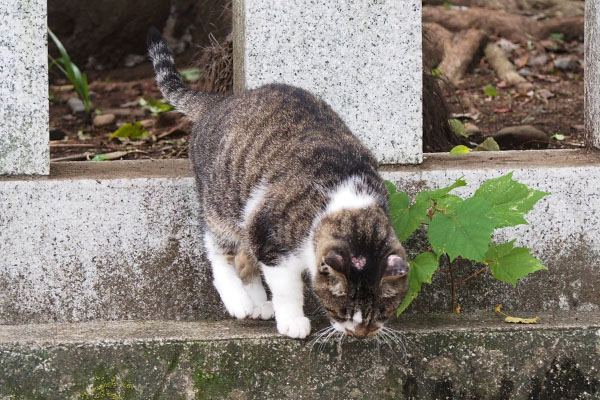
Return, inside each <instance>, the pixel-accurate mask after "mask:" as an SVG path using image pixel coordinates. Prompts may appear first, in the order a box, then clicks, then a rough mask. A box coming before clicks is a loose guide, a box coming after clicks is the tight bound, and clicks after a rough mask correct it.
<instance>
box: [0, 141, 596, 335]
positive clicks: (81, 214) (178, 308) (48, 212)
mask: <svg viewBox="0 0 600 400" xmlns="http://www.w3.org/2000/svg"><path fill="white" fill-rule="evenodd" d="M509 171H515V178H517V179H519V180H520V181H523V182H526V183H528V184H530V185H532V186H534V187H535V188H537V189H540V190H544V191H548V192H551V193H552V196H549V197H547V198H544V199H542V200H541V201H540V203H539V204H538V205H537V207H536V209H535V210H534V211H533V212H532V213H531V214H530V216H529V217H528V219H529V221H530V222H531V225H524V226H520V227H516V228H507V229H504V230H501V232H500V233H499V234H498V235H497V237H498V238H499V239H501V240H503V239H505V238H508V237H516V238H518V241H517V242H518V244H519V245H523V246H528V247H532V248H533V249H534V253H535V254H536V255H537V256H538V257H540V258H541V260H542V261H543V262H544V263H545V264H546V265H548V267H549V271H548V272H545V271H544V272H538V273H536V274H534V275H533V276H531V277H529V278H528V279H525V280H523V281H522V282H520V284H519V286H518V287H517V288H516V289H515V288H512V287H511V286H510V285H508V284H502V283H499V282H497V281H495V280H493V279H491V278H490V277H489V276H488V277H483V278H481V279H479V278H478V279H473V280H471V281H469V282H468V283H466V284H465V285H463V286H461V287H460V288H459V291H458V294H457V298H458V302H459V304H460V305H461V307H462V309H463V310H465V311H479V310H481V309H490V308H491V307H493V306H495V305H496V304H498V303H503V304H505V306H507V307H510V308H511V309H520V310H532V311H536V310H542V311H544V310H545V311H552V310H556V309H562V310H579V311H598V310H600V295H599V294H598V291H597V288H598V287H600V270H599V269H598V267H597V262H596V260H598V259H599V258H600V213H597V212H595V211H594V210H597V209H600V195H599V193H600V180H598V178H597V177H598V176H600V158H599V157H598V155H597V154H596V153H585V152H579V151H548V152H545V151H537V152H501V153H498V154H495V153H493V154H469V155H467V156H448V155H443V154H441V155H428V156H427V157H426V159H425V162H424V163H423V164H422V165H420V166H385V167H383V168H382V173H383V175H384V177H385V178H387V179H390V180H392V181H395V182H397V183H398V185H399V187H400V189H401V190H405V191H407V192H409V193H410V194H412V195H414V194H415V193H416V192H417V191H419V190H422V189H431V188H435V187H440V186H442V185H447V184H449V183H451V182H453V181H454V180H456V179H457V178H459V177H461V176H464V177H465V179H466V180H467V181H468V182H469V184H472V185H473V186H471V187H467V188H465V189H463V193H464V194H468V191H469V190H473V188H474V187H476V186H477V185H478V184H479V183H480V182H481V181H483V180H485V179H487V178H491V177H494V176H499V175H501V174H505V173H507V172H509ZM201 212H202V211H201V210H200V207H199V205H198V199H197V194H196V191H195V188H194V178H193V176H192V174H191V172H190V169H189V166H188V161H187V160H167V161H134V162H130V161H126V162H106V163H93V162H92V163H55V164H53V165H52V166H51V174H50V176H49V177H36V178H20V177H0V226H1V227H2V229H0V324H27V323H47V322H76V321H100V320H128V319H135V320H198V319H220V318H223V317H224V316H225V314H224V312H223V308H222V306H221V304H220V301H219V299H218V296H217V294H216V292H215V290H214V289H213V288H212V284H211V282H210V281H211V276H210V271H209V268H208V265H207V262H206V259H205V257H204V254H203V250H202V244H201V235H202V225H201ZM422 246H423V242H419V240H418V238H415V239H412V240H411V241H409V244H408V246H407V248H408V250H409V252H412V253H415V252H416V251H418V250H419V248H420V247H422ZM476 268H477V267H476V266H472V265H468V264H467V265H462V266H461V268H460V270H459V271H457V276H458V278H457V279H462V278H464V277H466V276H468V275H469V274H471V273H472V272H474V271H475V270H476ZM447 282H448V281H447V276H445V275H444V274H438V275H436V277H435V278H434V284H433V285H431V286H428V285H426V288H425V289H424V291H423V293H422V295H421V296H420V297H419V299H418V300H417V301H416V302H415V304H414V306H413V307H412V311H419V312H428V311H433V312H439V311H445V310H447V309H448V303H449V298H450V295H449V293H448V290H447V288H448V283H447Z"/></svg>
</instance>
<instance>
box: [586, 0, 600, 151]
mask: <svg viewBox="0 0 600 400" xmlns="http://www.w3.org/2000/svg"><path fill="white" fill-rule="evenodd" d="M584 118H585V136H586V137H585V139H586V145H587V146H588V147H597V148H600V5H598V2H597V1H596V0H588V1H586V2H585V113H584Z"/></svg>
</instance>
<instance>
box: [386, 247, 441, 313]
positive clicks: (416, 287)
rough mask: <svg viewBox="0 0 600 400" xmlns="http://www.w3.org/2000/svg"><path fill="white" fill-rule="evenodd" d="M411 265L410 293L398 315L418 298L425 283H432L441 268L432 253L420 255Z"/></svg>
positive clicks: (407, 294) (407, 293)
mask: <svg viewBox="0 0 600 400" xmlns="http://www.w3.org/2000/svg"><path fill="white" fill-rule="evenodd" d="M409 264H410V269H409V271H408V292H406V296H405V297H404V301H402V304H400V307H398V311H397V312H396V315H400V314H401V313H402V312H403V311H404V310H406V308H407V307H408V306H409V305H410V303H412V301H413V300H414V299H416V298H417V296H418V295H419V292H420V291H421V286H422V285H423V283H431V277H432V276H433V274H434V273H435V271H437V269H438V266H439V262H438V258H437V257H436V255H435V254H433V253H431V252H425V253H421V254H419V255H418V256H417V257H416V258H415V259H414V260H412V261H409Z"/></svg>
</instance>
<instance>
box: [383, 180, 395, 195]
mask: <svg viewBox="0 0 600 400" xmlns="http://www.w3.org/2000/svg"><path fill="white" fill-rule="evenodd" d="M385 186H386V187H387V190H388V192H389V193H390V196H391V195H393V194H394V193H396V192H397V188H396V185H394V184H393V183H392V182H390V181H385Z"/></svg>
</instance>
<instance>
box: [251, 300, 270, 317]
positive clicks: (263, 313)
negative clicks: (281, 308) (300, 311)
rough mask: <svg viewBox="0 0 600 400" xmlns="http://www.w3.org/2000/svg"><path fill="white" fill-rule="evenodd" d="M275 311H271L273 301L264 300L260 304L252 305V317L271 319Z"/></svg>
mask: <svg viewBox="0 0 600 400" xmlns="http://www.w3.org/2000/svg"><path fill="white" fill-rule="evenodd" d="M274 315H275V311H273V303H272V302H270V301H265V302H264V304H263V305H262V306H258V307H254V311H253V312H252V319H264V320H267V319H273V316H274Z"/></svg>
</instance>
